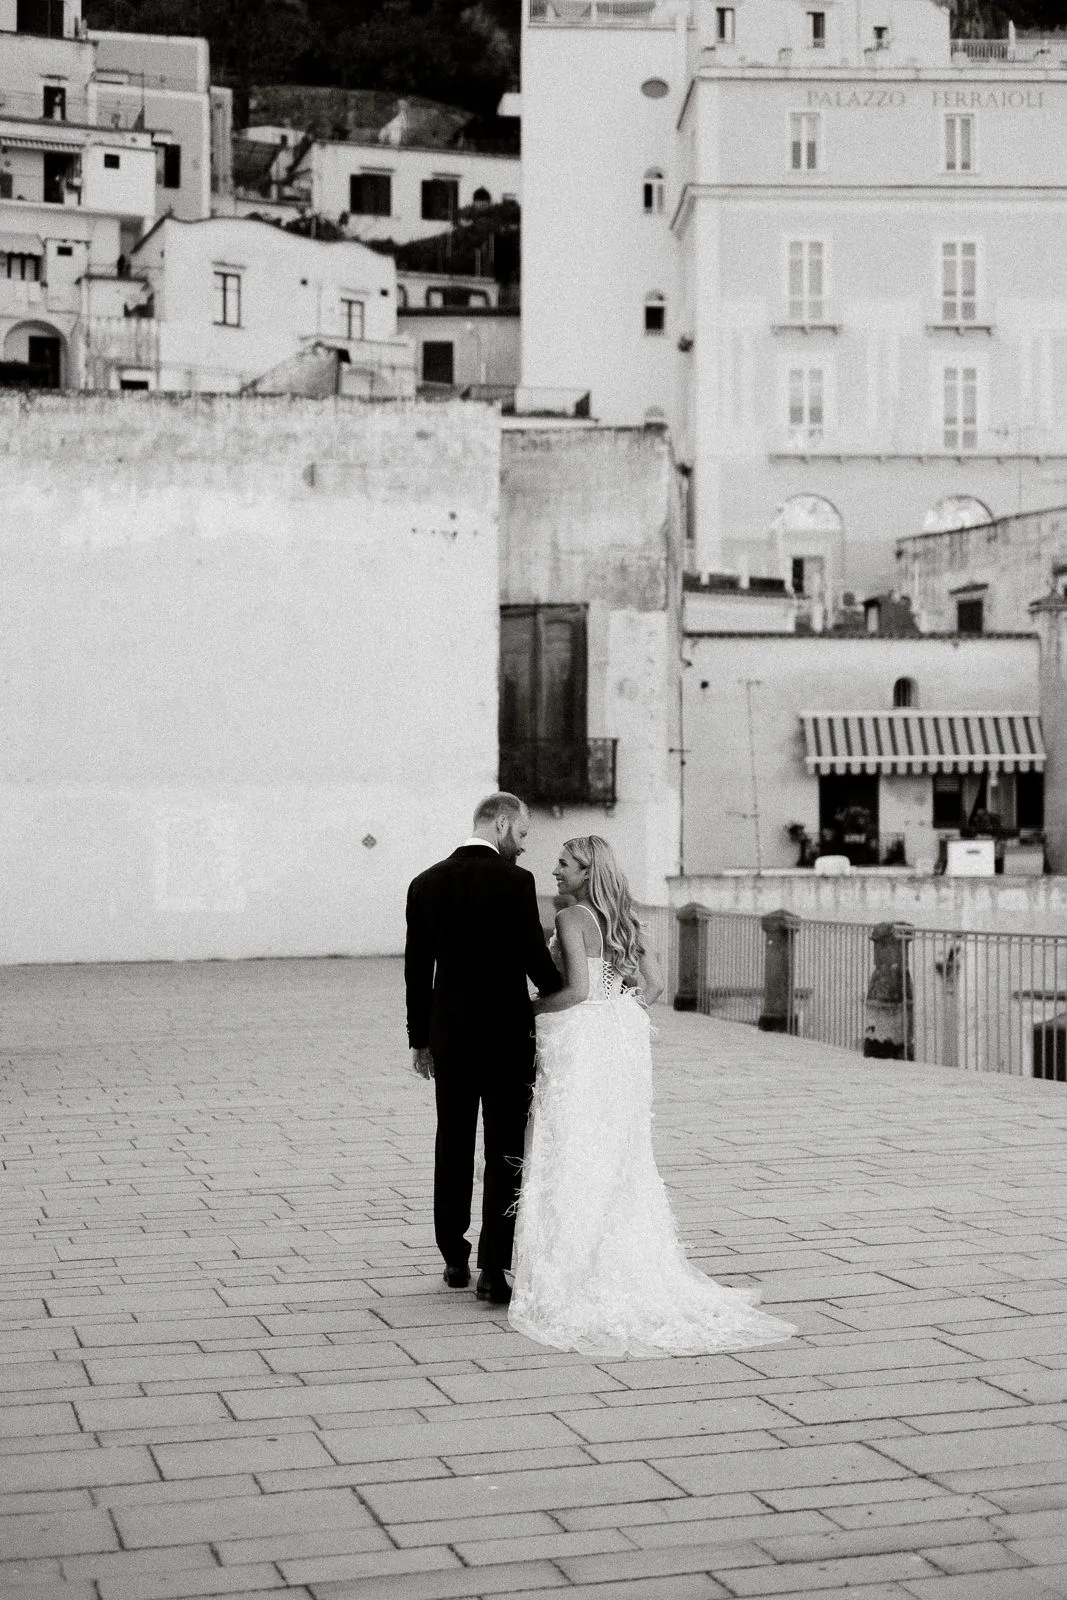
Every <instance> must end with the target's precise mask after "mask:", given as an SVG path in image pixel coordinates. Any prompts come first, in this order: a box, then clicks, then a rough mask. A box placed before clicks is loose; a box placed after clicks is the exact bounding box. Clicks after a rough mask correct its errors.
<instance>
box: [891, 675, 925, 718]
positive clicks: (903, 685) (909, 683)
mask: <svg viewBox="0 0 1067 1600" xmlns="http://www.w3.org/2000/svg"><path fill="white" fill-rule="evenodd" d="M893 704H894V705H895V706H896V707H898V709H900V710H908V709H911V710H914V708H915V707H916V706H917V705H918V704H919V688H918V685H917V684H916V682H915V679H914V678H898V679H897V681H896V683H895V684H894V685H893Z"/></svg>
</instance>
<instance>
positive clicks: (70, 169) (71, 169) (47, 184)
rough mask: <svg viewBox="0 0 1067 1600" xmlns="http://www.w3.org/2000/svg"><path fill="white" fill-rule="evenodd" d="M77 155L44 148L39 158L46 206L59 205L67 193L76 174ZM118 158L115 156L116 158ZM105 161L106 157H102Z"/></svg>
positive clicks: (42, 193) (42, 195)
mask: <svg viewBox="0 0 1067 1600" xmlns="http://www.w3.org/2000/svg"><path fill="white" fill-rule="evenodd" d="M77 159H78V158H77V156H73V155H68V154H67V153H66V152H64V151H59V150H46V151H45V153H44V155H43V157H42V159H41V169H42V180H43V181H42V188H41V197H42V199H43V200H44V203H45V205H47V206H61V205H62V204H63V203H64V199H65V197H66V193H67V186H68V184H69V183H70V182H71V180H72V179H73V178H74V177H75V176H76V172H77ZM117 159H118V158H117V157H116V160H117ZM104 160H105V162H106V160H107V157H106V156H105V157H104Z"/></svg>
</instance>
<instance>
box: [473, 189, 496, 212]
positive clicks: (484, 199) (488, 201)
mask: <svg viewBox="0 0 1067 1600" xmlns="http://www.w3.org/2000/svg"><path fill="white" fill-rule="evenodd" d="M492 203H493V197H492V195H491V194H490V193H489V190H488V189H475V191H474V193H473V194H472V195H471V205H472V206H478V207H480V208H483V209H484V207H485V206H488V205H492Z"/></svg>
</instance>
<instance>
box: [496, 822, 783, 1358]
mask: <svg viewBox="0 0 1067 1600" xmlns="http://www.w3.org/2000/svg"><path fill="white" fill-rule="evenodd" d="M554 876H555V879H556V883H557V885H558V887H559V891H560V894H561V895H566V896H568V897H569V898H570V899H571V900H572V901H573V904H571V905H568V906H567V907H566V909H565V910H562V911H560V913H559V914H558V916H557V918H556V933H555V935H554V936H553V940H552V946H551V947H550V948H552V949H553V953H554V954H555V955H556V957H557V960H560V961H561V966H562V971H563V977H564V986H563V988H562V989H561V990H560V991H559V993H558V994H554V995H551V996H549V997H548V998H546V999H544V1000H541V1001H539V1002H537V1003H536V1004H535V1007H534V1009H535V1012H536V1013H537V1082H536V1085H535V1087H534V1097H533V1110H532V1113H531V1117H530V1124H529V1128H528V1131H527V1137H526V1156H525V1160H524V1163H523V1181H522V1193H521V1195H520V1199H519V1211H518V1223H517V1230H516V1241H515V1242H516V1258H517V1266H516V1272H515V1283H514V1290H513V1295H512V1300H511V1308H510V1311H509V1318H510V1321H511V1324H512V1326H513V1327H514V1328H516V1329H517V1330H518V1331H519V1332H520V1333H524V1334H526V1335H527V1336H528V1337H529V1338H531V1339H537V1340H539V1341H540V1342H541V1343H543V1344H550V1345H555V1346H557V1347H558V1348H560V1349H563V1350H577V1351H581V1352H583V1353H586V1354H589V1355H596V1356H603V1355H624V1354H628V1355H663V1354H672V1355H674V1354H677V1355H693V1354H701V1353H703V1352H711V1351H717V1350H742V1349H749V1348H752V1347H754V1346H756V1345H763V1344H771V1343H775V1342H777V1341H779V1340H782V1339H786V1338H789V1337H790V1336H791V1335H792V1334H794V1333H796V1331H797V1330H796V1328H795V1327H793V1326H792V1325H791V1324H790V1323H787V1322H780V1321H778V1320H777V1319H776V1318H774V1317H771V1316H768V1315H767V1314H766V1313H764V1312H761V1311H758V1310H757V1309H756V1308H755V1305H754V1301H755V1299H756V1296H757V1292H756V1291H752V1290H739V1289H727V1288H723V1287H722V1285H720V1284H717V1283H715V1282H713V1280H712V1279H711V1278H708V1277H706V1276H705V1275H704V1273H702V1272H698V1271H697V1269H696V1268H695V1267H692V1266H690V1264H689V1262H688V1261H687V1260H686V1257H685V1254H684V1252H683V1250H682V1247H681V1245H680V1243H679V1240H678V1234H677V1229H676V1227H675V1222H674V1218H673V1216H672V1214H671V1209H670V1202H669V1201H668V1198H667V1192H666V1190H665V1188H664V1186H663V1180H662V1179H661V1178H660V1175H659V1172H658V1171H657V1169H656V1163H655V1158H654V1156H653V1153H652V1053H651V1029H650V1026H649V1019H648V1013H647V1011H646V1009H645V1003H646V1002H648V1001H652V1000H655V999H656V997H657V995H658V994H659V993H660V991H661V987H662V986H661V984H660V983H659V980H658V977H657V974H656V970H655V965H654V963H653V961H652V959H651V957H650V955H649V953H648V952H647V950H645V949H644V948H643V946H642V944H641V928H640V924H639V923H638V920H637V917H636V916H635V914H634V910H633V903H632V901H631V898H630V891H629V888H628V886H627V883H626V879H625V878H624V876H623V874H622V873H621V872H620V870H619V868H618V866H617V864H616V861H615V857H614V855H613V853H612V850H611V847H610V845H609V844H608V843H607V841H606V840H604V839H602V838H600V837H599V836H598V835H596V834H593V835H590V836H588V837H583V838H578V839H569V840H568V841H567V843H566V844H565V845H564V847H563V852H562V854H561V855H560V858H559V863H558V865H557V866H556V869H555V873H554ZM642 991H643V992H642Z"/></svg>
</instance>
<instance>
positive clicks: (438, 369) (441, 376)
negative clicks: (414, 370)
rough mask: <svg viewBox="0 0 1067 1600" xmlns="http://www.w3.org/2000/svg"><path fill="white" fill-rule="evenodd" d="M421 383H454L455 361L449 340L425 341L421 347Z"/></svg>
mask: <svg viewBox="0 0 1067 1600" xmlns="http://www.w3.org/2000/svg"><path fill="white" fill-rule="evenodd" d="M422 381H423V383H446V384H448V385H449V386H450V387H451V385H452V384H453V383H454V382H455V359H454V349H453V345H452V341H451V339H427V340H426V342H425V344H424V345H423V347H422Z"/></svg>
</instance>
